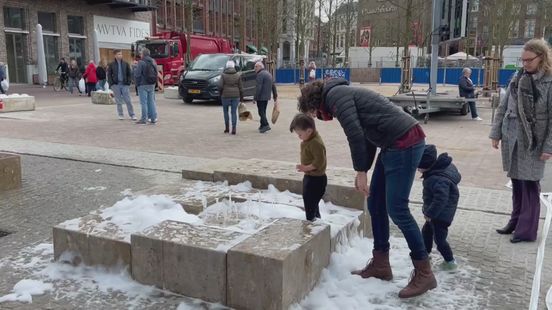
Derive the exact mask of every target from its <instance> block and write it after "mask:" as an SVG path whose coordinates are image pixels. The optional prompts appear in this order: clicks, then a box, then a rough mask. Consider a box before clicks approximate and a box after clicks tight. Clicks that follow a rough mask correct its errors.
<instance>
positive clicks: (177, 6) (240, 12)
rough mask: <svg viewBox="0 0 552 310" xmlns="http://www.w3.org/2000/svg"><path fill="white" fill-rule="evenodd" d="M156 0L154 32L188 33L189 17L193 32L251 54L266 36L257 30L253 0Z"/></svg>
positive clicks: (254, 2)
mask: <svg viewBox="0 0 552 310" xmlns="http://www.w3.org/2000/svg"><path fill="white" fill-rule="evenodd" d="M191 2H192V8H191V12H190V5H189V3H190V1H189V0H158V1H157V3H158V6H159V8H158V10H157V12H156V14H154V21H153V25H154V29H153V30H154V32H158V31H177V32H185V31H187V30H188V25H189V23H190V18H192V24H193V26H192V28H193V31H192V32H193V33H194V34H198V35H206V36H214V37H220V38H225V39H228V40H230V41H231V42H233V44H234V45H235V47H236V48H238V49H239V50H242V51H247V50H248V46H249V47H250V49H249V51H250V52H254V49H253V47H254V48H255V49H257V48H258V47H260V46H261V45H263V42H264V41H265V39H266V37H265V36H263V34H262V33H259V32H258V31H256V28H257V27H255V25H256V24H257V14H256V4H258V2H256V1H254V0H192V1H191Z"/></svg>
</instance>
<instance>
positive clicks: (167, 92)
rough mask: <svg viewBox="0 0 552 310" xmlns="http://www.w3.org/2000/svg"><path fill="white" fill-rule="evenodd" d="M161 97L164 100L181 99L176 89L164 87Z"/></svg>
mask: <svg viewBox="0 0 552 310" xmlns="http://www.w3.org/2000/svg"><path fill="white" fill-rule="evenodd" d="M163 97H164V98H165V99H182V97H180V93H179V92H178V87H166V88H165V89H164V90H163Z"/></svg>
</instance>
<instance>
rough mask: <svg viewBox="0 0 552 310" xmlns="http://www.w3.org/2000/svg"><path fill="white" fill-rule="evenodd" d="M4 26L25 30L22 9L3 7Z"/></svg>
mask: <svg viewBox="0 0 552 310" xmlns="http://www.w3.org/2000/svg"><path fill="white" fill-rule="evenodd" d="M4 26H5V27H6V28H14V29H25V28H26V27H25V11H24V10H23V9H22V8H10V7H4Z"/></svg>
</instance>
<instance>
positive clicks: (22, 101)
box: [0, 96, 35, 113]
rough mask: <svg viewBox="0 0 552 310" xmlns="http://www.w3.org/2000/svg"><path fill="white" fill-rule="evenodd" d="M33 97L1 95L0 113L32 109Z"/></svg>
mask: <svg viewBox="0 0 552 310" xmlns="http://www.w3.org/2000/svg"><path fill="white" fill-rule="evenodd" d="M34 110H35V97H33V96H25V97H23V96H19V97H2V98H0V113H6V112H20V111H34Z"/></svg>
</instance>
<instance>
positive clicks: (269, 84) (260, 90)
mask: <svg viewBox="0 0 552 310" xmlns="http://www.w3.org/2000/svg"><path fill="white" fill-rule="evenodd" d="M255 72H257V86H256V89H255V97H254V98H253V99H254V100H255V102H256V103H257V109H258V110H259V118H260V120H261V125H260V127H259V132H260V133H265V132H267V131H269V130H270V126H269V125H268V120H267V119H266V108H267V106H268V101H269V100H270V94H271V93H272V97H273V98H274V105H275V106H278V92H277V91H276V85H274V82H273V81H272V74H270V73H269V72H268V71H266V70H265V67H264V64H263V63H262V62H260V61H259V62H257V63H256V64H255Z"/></svg>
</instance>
